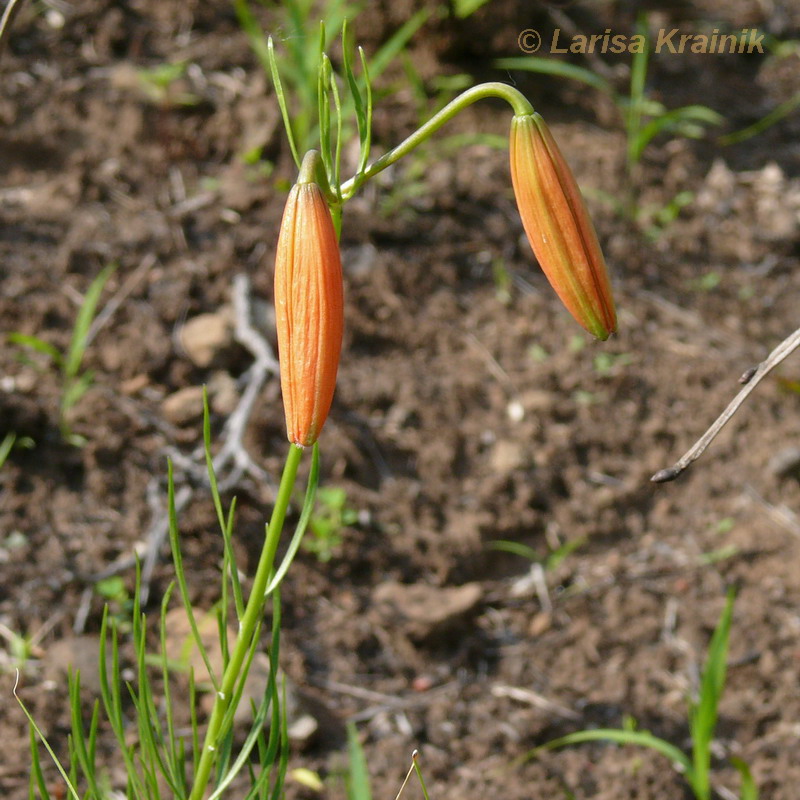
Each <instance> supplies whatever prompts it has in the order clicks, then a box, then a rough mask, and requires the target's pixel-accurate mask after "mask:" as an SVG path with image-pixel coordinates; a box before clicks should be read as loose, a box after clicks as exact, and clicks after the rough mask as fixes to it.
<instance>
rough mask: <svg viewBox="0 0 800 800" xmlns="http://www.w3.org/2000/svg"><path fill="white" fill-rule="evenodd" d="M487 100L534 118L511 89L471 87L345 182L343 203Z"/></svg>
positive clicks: (530, 108)
mask: <svg viewBox="0 0 800 800" xmlns="http://www.w3.org/2000/svg"><path fill="white" fill-rule="evenodd" d="M486 97H499V98H500V99H501V100H505V101H506V102H507V103H508V104H509V105H510V106H511V107H512V108H513V109H514V114H515V115H516V116H523V115H525V114H533V106H532V105H531V104H530V103H529V102H528V100H527V98H526V97H525V95H523V94H522V92H520V91H518V90H517V89H515V88H514V87H513V86H509V85H508V84H505V83H498V82H494V83H482V84H480V85H479V86H473V87H472V88H471V89H467V91H465V92H463V93H462V94H460V95H459V96H458V97H456V98H455V100H452V101H451V102H449V103H448V104H447V105H446V106H445V107H444V108H443V109H442V110H441V111H439V112H438V113H437V114H434V116H432V117H431V118H430V119H429V120H428V121H427V122H426V123H425V124H424V125H423V126H422V127H421V128H419V129H418V130H416V131H414V133H412V134H411V136H409V137H408V138H407V139H406V140H405V141H403V142H401V143H400V144H399V145H397V147H395V148H394V149H393V150H390V151H389V152H388V153H386V154H385V155H383V156H381V157H380V158H379V159H378V160H377V161H374V162H373V163H372V164H370V165H369V166H368V167H367V168H366V169H365V170H364V171H363V172H361V173H358V174H357V175H354V176H353V177H352V178H350V179H349V180H347V181H345V182H344V183H343V184H342V185H341V187H340V192H341V194H342V196H343V197H344V199H345V200H347V199H349V198H350V197H352V196H353V195H354V194H355V193H356V191H358V188H359V187H360V186H361V184H363V183H364V182H365V181H367V180H369V179H370V178H372V177H374V176H375V175H377V174H378V173H379V172H381V171H382V170H384V169H386V167H389V166H391V165H392V164H394V163H395V161H398V160H399V159H401V158H402V157H403V156H405V155H407V154H408V153H410V152H411V151H412V150H413V149H414V148H415V147H418V146H419V145H420V144H422V143H423V142H424V141H425V140H426V139H428V138H430V136H431V135H432V134H434V133H436V131H438V130H439V128H441V127H442V125H444V124H445V123H446V122H449V121H450V120H451V119H452V118H453V117H454V116H456V114H458V113H459V112H461V111H463V110H464V109H465V108H466V107H467V106H470V105H472V104H473V103H475V102H477V101H478V100H483V99H484V98H486Z"/></svg>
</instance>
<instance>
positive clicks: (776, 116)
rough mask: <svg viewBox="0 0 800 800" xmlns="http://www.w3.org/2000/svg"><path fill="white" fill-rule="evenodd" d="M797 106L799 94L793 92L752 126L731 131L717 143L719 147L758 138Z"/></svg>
mask: <svg viewBox="0 0 800 800" xmlns="http://www.w3.org/2000/svg"><path fill="white" fill-rule="evenodd" d="M798 106H800V92H795V94H794V95H792V96H791V97H790V98H789V99H788V100H785V101H784V102H783V103H781V104H780V105H779V106H776V107H775V108H773V109H772V111H770V112H769V113H768V114H765V115H764V116H763V117H762V118H761V119H759V120H757V121H756V122H754V123H753V124H752V125H748V126H747V127H746V128H742V129H741V130H738V131H733V133H727V134H725V135H724V136H720V137H719V139H718V141H719V143H720V144H721V145H729V144H739V142H744V141H747V139H750V138H752V137H753V136H758V134H760V133H763V132H764V131H765V130H767V129H769V128H771V127H772V126H773V125H775V124H777V123H778V122H780V121H781V120H782V119H783V118H784V117H788V116H789V114H791V113H792V112H793V111H794V110H795V109H796V108H797V107H798Z"/></svg>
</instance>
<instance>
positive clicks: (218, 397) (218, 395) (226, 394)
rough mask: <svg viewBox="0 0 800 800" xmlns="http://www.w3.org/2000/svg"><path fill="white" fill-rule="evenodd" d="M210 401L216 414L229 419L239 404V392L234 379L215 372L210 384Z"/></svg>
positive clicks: (225, 373)
mask: <svg viewBox="0 0 800 800" xmlns="http://www.w3.org/2000/svg"><path fill="white" fill-rule="evenodd" d="M208 401H209V404H210V405H211V410H212V411H213V412H214V413H215V414H219V415H220V416H223V417H227V416H228V415H229V414H232V413H233V412H234V410H235V408H236V406H237V405H238V403H239V391H238V389H237V388H236V381H235V380H234V379H233V377H232V376H231V375H230V374H229V373H227V372H223V371H219V372H215V373H214V374H213V375H212V376H211V380H209V382H208Z"/></svg>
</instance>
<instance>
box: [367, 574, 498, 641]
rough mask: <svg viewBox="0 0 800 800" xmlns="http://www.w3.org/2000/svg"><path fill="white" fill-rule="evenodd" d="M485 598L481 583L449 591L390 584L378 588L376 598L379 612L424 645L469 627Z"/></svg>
mask: <svg viewBox="0 0 800 800" xmlns="http://www.w3.org/2000/svg"><path fill="white" fill-rule="evenodd" d="M482 596H483V590H482V589H481V585H480V584H479V583H477V582H473V583H465V584H463V585H462V586H452V587H445V588H440V587H437V586H425V585H424V584H414V585H408V584H403V583H395V582H389V583H382V584H381V585H380V586H378V587H377V588H376V589H375V591H374V592H373V595H372V599H373V601H374V603H375V605H376V608H377V609H378V613H380V614H381V615H382V616H384V617H385V618H387V619H390V620H392V622H393V624H395V625H398V624H399V625H400V626H401V628H402V630H403V632H404V633H405V634H406V635H408V637H409V638H411V639H414V640H416V641H419V642H421V641H424V640H426V639H429V638H430V637H432V636H436V635H441V634H443V633H447V632H450V631H452V630H453V629H456V628H458V627H459V626H461V625H463V624H465V623H466V622H467V620H468V619H469V617H471V616H472V614H473V613H474V612H475V611H476V609H477V606H478V604H479V603H480V601H481V598H482Z"/></svg>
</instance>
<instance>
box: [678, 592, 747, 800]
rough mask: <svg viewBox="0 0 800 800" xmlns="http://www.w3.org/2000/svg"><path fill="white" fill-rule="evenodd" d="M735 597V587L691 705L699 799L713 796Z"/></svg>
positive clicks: (696, 782) (690, 723)
mask: <svg viewBox="0 0 800 800" xmlns="http://www.w3.org/2000/svg"><path fill="white" fill-rule="evenodd" d="M735 597H736V594H735V592H734V591H733V589H731V590H730V591H729V592H728V596H727V599H726V602H725V608H724V609H723V611H722V615H721V617H720V620H719V623H718V624H717V627H716V629H715V630H714V635H713V636H712V637H711V643H710V644H709V647H708V655H707V657H706V665H705V668H704V670H703V674H702V676H701V678H700V696H699V698H698V702H697V704H696V705H694V706H693V708H692V709H691V715H690V720H689V725H690V729H691V732H692V756H693V762H694V775H695V783H693V784H692V785H693V787H694V790H695V793H696V794H697V795H698V800H707V799H708V798H709V797H710V796H711V780H710V770H711V741H712V739H713V738H714V730H715V729H716V726H717V712H718V708H719V701H720V698H721V697H722V692H723V689H724V688H725V677H726V674H727V669H728V665H727V660H728V641H729V639H730V632H731V623H732V620H733V603H734V600H735Z"/></svg>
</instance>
